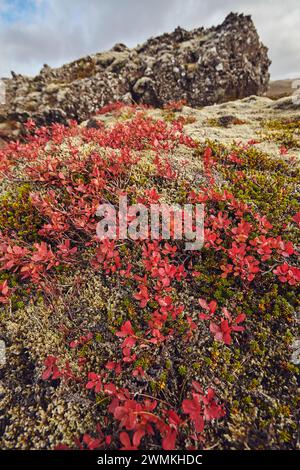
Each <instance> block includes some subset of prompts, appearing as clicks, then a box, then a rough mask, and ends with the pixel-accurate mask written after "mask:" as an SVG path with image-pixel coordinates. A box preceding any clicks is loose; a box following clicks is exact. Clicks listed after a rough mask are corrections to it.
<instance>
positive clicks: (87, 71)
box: [0, 13, 270, 138]
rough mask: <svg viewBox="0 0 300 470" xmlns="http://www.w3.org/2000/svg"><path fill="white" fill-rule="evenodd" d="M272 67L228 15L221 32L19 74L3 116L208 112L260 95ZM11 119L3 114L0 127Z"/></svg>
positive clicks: (251, 32)
mask: <svg viewBox="0 0 300 470" xmlns="http://www.w3.org/2000/svg"><path fill="white" fill-rule="evenodd" d="M269 65H270V60H269V59H268V55H267V48H266V47H265V46H263V45H262V43H261V42H260V40H259V37H258V34H257V31H256V29H255V26H254V24H253V22H252V20H251V17H250V16H244V15H237V14H233V13H231V14H230V15H228V16H227V18H226V19H225V20H224V22H223V23H222V24H221V25H219V26H217V27H212V28H209V29H204V28H202V27H200V28H197V29H194V30H192V31H186V30H184V29H182V28H180V27H178V28H176V29H175V31H174V32H173V33H170V34H167V33H166V34H163V35H161V36H159V37H156V38H150V39H149V40H148V41H146V42H145V43H144V44H142V45H139V46H137V47H136V48H134V49H129V48H127V47H126V46H125V45H124V44H116V45H115V46H114V47H113V48H112V49H111V50H110V51H107V52H103V53H99V54H95V55H93V56H87V57H85V58H82V59H79V60H77V61H75V62H72V63H70V64H67V65H64V66H62V67H60V68H57V69H52V68H51V67H49V66H48V65H46V64H45V65H44V67H43V68H42V70H41V72H40V74H39V75H37V76H36V77H34V78H29V77H23V76H21V75H16V74H14V75H13V77H12V78H11V79H10V80H7V81H6V95H7V105H6V109H7V110H8V111H7V114H10V115H12V113H16V114H18V115H22V116H23V115H28V116H30V117H33V118H38V120H39V121H43V120H44V122H52V121H53V120H56V118H57V120H58V121H61V122H63V121H64V120H65V118H72V119H77V120H78V121H82V120H85V119H88V118H89V117H90V116H91V115H93V114H94V113H95V111H96V110H97V109H99V108H100V107H101V106H103V105H104V104H106V103H108V102H111V101H115V100H125V101H130V100H134V101H135V102H139V103H146V104H151V105H154V106H161V105H163V104H165V103H167V102H169V101H173V100H181V99H184V100H186V101H187V104H189V105H191V106H204V105H208V104H213V103H217V102H223V101H228V100H230V99H235V98H243V97H245V96H248V95H253V94H255V95H261V94H263V93H264V92H266V90H267V88H268V82H269V73H268V67H269ZM7 114H6V113H5V111H4V110H2V117H1V115H0V121H2V123H3V122H4V121H5V119H6V116H7ZM3 127H4V126H3V124H2V131H5V130H3ZM0 138H1V129H0Z"/></svg>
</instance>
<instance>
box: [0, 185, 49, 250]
mask: <svg viewBox="0 0 300 470" xmlns="http://www.w3.org/2000/svg"><path fill="white" fill-rule="evenodd" d="M31 191H32V189H31V187H30V185H23V186H19V187H17V188H15V189H14V191H10V192H8V193H6V194H4V195H3V196H1V197H0V230H1V231H2V232H3V233H4V234H6V235H8V236H14V235H15V236H17V237H18V238H19V239H20V238H21V239H23V240H24V241H27V242H33V241H37V240H39V239H40V237H39V234H38V231H39V229H40V228H41V227H42V225H43V220H42V218H41V216H40V214H39V212H38V211H37V209H36V208H35V207H34V206H33V205H32V203H31V200H30V192H31Z"/></svg>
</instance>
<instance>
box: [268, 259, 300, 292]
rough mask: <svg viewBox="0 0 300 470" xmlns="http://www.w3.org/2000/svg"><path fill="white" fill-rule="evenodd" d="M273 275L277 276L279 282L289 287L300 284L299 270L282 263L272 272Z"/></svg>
mask: <svg viewBox="0 0 300 470" xmlns="http://www.w3.org/2000/svg"><path fill="white" fill-rule="evenodd" d="M273 273H274V274H276V276H278V278H279V280H280V281H281V282H283V283H285V282H287V283H288V284H290V286H294V285H296V284H299V282H300V269H298V268H296V267H294V266H290V265H288V264H287V263H283V264H281V265H279V266H277V268H276V269H274V270H273Z"/></svg>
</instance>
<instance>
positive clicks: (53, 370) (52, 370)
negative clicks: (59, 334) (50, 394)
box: [42, 356, 62, 380]
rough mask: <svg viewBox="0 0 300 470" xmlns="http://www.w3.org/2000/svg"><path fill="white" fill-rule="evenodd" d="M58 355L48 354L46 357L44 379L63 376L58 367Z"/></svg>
mask: <svg viewBox="0 0 300 470" xmlns="http://www.w3.org/2000/svg"><path fill="white" fill-rule="evenodd" d="M57 360H58V359H57V357H55V356H48V357H47V358H46V359H45V362H44V365H45V370H44V372H43V374H42V379H43V380H48V379H50V378H51V379H52V380H55V379H59V378H60V377H61V375H62V374H61V372H60V371H59V369H58V367H57V364H56V363H57Z"/></svg>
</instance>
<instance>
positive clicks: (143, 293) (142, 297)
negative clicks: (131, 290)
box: [133, 286, 150, 308]
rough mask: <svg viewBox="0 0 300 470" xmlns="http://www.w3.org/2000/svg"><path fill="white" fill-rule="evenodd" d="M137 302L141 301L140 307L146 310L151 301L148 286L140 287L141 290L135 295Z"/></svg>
mask: <svg viewBox="0 0 300 470" xmlns="http://www.w3.org/2000/svg"><path fill="white" fill-rule="evenodd" d="M133 297H134V298H135V299H136V300H139V301H140V307H141V308H145V307H146V305H147V303H148V302H149V300H150V297H149V291H148V288H147V287H146V286H140V289H139V291H138V292H137V293H135V294H134V295H133Z"/></svg>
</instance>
